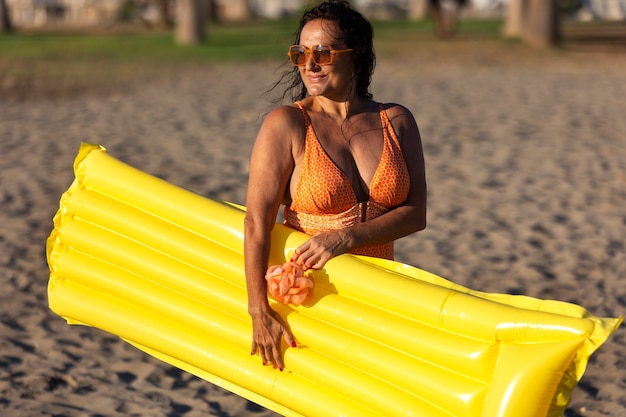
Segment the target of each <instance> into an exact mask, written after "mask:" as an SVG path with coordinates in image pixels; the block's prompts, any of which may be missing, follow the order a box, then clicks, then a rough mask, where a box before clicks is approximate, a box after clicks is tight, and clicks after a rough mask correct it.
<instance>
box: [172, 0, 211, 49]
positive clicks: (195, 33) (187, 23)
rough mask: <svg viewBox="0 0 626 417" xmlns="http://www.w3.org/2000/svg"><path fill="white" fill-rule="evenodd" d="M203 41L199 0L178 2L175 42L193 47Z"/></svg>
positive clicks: (202, 22)
mask: <svg viewBox="0 0 626 417" xmlns="http://www.w3.org/2000/svg"><path fill="white" fill-rule="evenodd" d="M203 40H204V21H203V19H202V10H201V8H200V1H199V0H180V1H179V3H178V16H177V21H176V42H177V43H178V44H180V45H195V44H198V43H200V42H202V41H203Z"/></svg>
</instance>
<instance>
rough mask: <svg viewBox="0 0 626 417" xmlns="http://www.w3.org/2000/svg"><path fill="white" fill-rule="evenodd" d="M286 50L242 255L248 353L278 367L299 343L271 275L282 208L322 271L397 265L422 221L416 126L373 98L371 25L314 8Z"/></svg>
mask: <svg viewBox="0 0 626 417" xmlns="http://www.w3.org/2000/svg"><path fill="white" fill-rule="evenodd" d="M295 43H296V45H293V46H291V47H290V48H289V57H290V61H291V63H292V64H293V65H294V73H293V75H294V82H293V83H292V84H291V87H292V88H291V90H292V91H294V90H295V91H296V94H295V97H294V98H295V99H296V100H297V101H296V102H295V103H294V104H293V105H288V106H281V107H277V108H276V109H274V110H272V111H271V112H270V113H269V114H268V115H267V117H266V119H265V121H264V122H263V125H262V127H261V129H260V131H259V133H258V136H257V138H256V142H255V145H254V148H253V151H252V157H251V161H250V179H249V184H248V196H247V203H246V205H247V214H246V218H245V238H244V253H245V267H246V282H247V289H248V311H249V314H250V316H251V317H252V326H253V342H252V350H251V354H255V353H256V352H257V351H258V352H259V354H260V356H261V359H262V360H263V364H264V365H265V364H271V365H273V366H274V367H276V368H279V369H280V370H281V371H282V370H283V367H284V362H283V358H282V354H281V350H280V343H281V339H282V338H284V339H285V341H286V342H287V344H288V345H290V346H292V347H295V346H296V340H295V338H294V336H293V334H292V333H291V331H290V330H289V329H288V328H287V326H286V325H285V323H284V322H283V320H282V319H281V318H280V317H279V316H278V314H276V313H275V312H274V311H273V310H272V309H271V308H270V306H269V303H268V298H267V285H266V281H265V278H264V276H265V272H266V269H267V267H268V258H269V250H270V240H271V239H270V234H271V231H272V228H273V226H274V224H275V222H276V215H277V213H278V209H279V207H280V205H281V204H284V205H285V223H286V224H287V225H288V226H291V227H293V228H295V229H298V230H301V231H304V232H305V233H307V234H309V235H311V236H312V237H311V238H310V239H309V240H308V241H307V242H305V243H304V244H303V245H301V246H300V247H298V248H297V249H296V250H295V253H294V255H293V258H292V261H294V262H296V263H299V264H300V265H302V266H303V268H304V269H308V268H314V269H321V268H323V267H324V265H325V263H326V262H327V261H328V260H329V259H331V258H332V257H334V256H337V255H340V254H343V253H346V252H349V253H355V254H362V255H369V256H378V257H383V258H389V259H392V258H393V241H394V240H395V239H398V238H401V237H404V236H407V235H409V234H411V233H414V232H416V231H419V230H422V229H424V227H425V226H426V181H425V174H424V158H423V153H422V145H421V139H420V134H419V130H418V127H417V124H416V122H415V119H414V118H413V115H412V114H411V112H410V111H409V110H407V109H406V108H405V107H403V106H400V105H398V104H382V103H377V102H375V101H373V100H372V94H371V93H370V92H369V85H370V82H371V76H372V72H373V69H374V63H375V56H374V50H373V42H372V27H371V25H370V23H369V22H368V21H367V19H365V18H364V17H363V16H362V15H361V14H360V13H358V12H357V11H355V10H353V9H351V8H350V5H349V3H348V2H346V1H343V0H331V1H328V2H325V3H322V4H320V5H318V6H316V7H315V8H313V9H311V10H310V11H308V12H306V13H305V14H304V15H303V17H302V19H301V21H300V27H299V29H298V31H297V32H296V42H295Z"/></svg>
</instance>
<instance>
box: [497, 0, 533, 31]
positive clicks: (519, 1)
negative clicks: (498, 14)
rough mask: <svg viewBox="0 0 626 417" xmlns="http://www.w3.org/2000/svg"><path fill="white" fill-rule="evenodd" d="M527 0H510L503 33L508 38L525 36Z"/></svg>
mask: <svg viewBox="0 0 626 417" xmlns="http://www.w3.org/2000/svg"><path fill="white" fill-rule="evenodd" d="M526 5H527V3H526V1H525V0H509V4H508V5H507V9H506V17H505V20H504V27H503V29H502V35H504V36H505V37H507V38H522V37H523V36H524V21H525V18H524V17H525V15H526V13H525V11H526V10H525V9H526V7H525V6H526Z"/></svg>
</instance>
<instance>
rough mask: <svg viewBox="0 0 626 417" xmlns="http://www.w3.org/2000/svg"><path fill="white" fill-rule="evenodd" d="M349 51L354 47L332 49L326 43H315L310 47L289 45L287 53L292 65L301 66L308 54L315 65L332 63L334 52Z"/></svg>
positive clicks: (303, 64) (304, 63)
mask: <svg viewBox="0 0 626 417" xmlns="http://www.w3.org/2000/svg"><path fill="white" fill-rule="evenodd" d="M350 51H354V48H350V49H333V48H332V47H330V46H328V45H316V46H314V47H313V48H312V49H311V48H308V47H306V46H304V45H291V46H290V47H289V51H288V52H287V55H289V60H290V61H291V63H292V64H293V65H294V66H296V67H303V66H305V65H306V61H307V59H308V58H309V55H311V57H312V58H313V62H315V63H316V64H317V65H330V64H332V63H333V58H334V56H335V54H339V53H341V52H350Z"/></svg>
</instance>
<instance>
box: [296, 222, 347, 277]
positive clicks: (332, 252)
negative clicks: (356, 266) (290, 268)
mask: <svg viewBox="0 0 626 417" xmlns="http://www.w3.org/2000/svg"><path fill="white" fill-rule="evenodd" d="M342 236H343V235H342V234H341V233H338V232H337V231H333V232H323V233H318V234H317V235H315V236H313V237H311V238H310V239H308V240H307V241H306V242H304V243H303V244H302V245H300V246H299V247H298V248H296V250H295V251H294V254H293V256H292V257H291V260H292V261H293V262H297V263H299V264H300V265H302V267H303V268H304V269H305V270H306V269H322V268H324V265H326V262H328V261H329V260H330V259H331V258H332V257H334V256H337V255H340V254H342V253H344V252H345V251H346V249H347V248H346V246H345V244H344V243H343V240H344V238H343V237H342Z"/></svg>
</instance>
